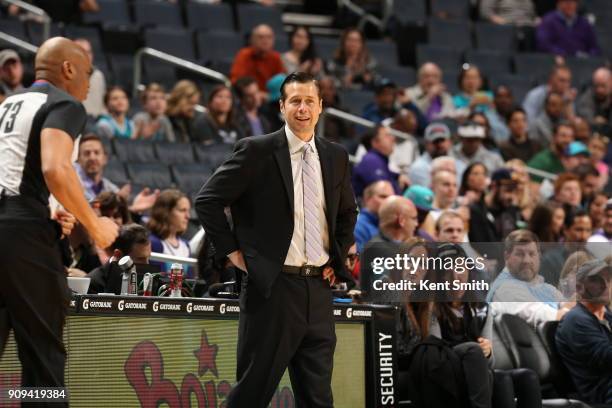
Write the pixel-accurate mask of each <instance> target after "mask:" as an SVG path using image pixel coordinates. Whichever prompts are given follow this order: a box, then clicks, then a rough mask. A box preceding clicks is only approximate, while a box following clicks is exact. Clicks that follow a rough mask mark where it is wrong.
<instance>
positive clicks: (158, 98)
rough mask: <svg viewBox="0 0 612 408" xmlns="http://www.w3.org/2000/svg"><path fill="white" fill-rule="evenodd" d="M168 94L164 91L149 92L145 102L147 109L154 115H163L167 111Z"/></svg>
mask: <svg viewBox="0 0 612 408" xmlns="http://www.w3.org/2000/svg"><path fill="white" fill-rule="evenodd" d="M166 106H167V103H166V95H165V94H164V93H163V92H149V93H148V94H147V101H146V103H145V110H146V111H147V112H149V113H150V114H152V115H154V116H159V115H162V114H163V113H164V112H165V111H166Z"/></svg>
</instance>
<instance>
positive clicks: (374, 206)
mask: <svg viewBox="0 0 612 408" xmlns="http://www.w3.org/2000/svg"><path fill="white" fill-rule="evenodd" d="M394 194H395V191H393V186H391V184H390V183H378V184H377V185H376V190H375V191H374V194H373V195H372V196H371V197H370V198H368V200H367V202H366V208H367V209H368V210H369V211H371V212H373V213H374V214H378V210H379V209H380V205H381V204H382V203H383V201H385V199H386V198H387V197H391V196H392V195H394Z"/></svg>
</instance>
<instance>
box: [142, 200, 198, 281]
mask: <svg viewBox="0 0 612 408" xmlns="http://www.w3.org/2000/svg"><path fill="white" fill-rule="evenodd" d="M190 210H191V203H190V202H189V199H188V198H187V196H185V194H183V193H181V192H180V191H178V190H173V189H169V190H164V191H162V192H161V194H160V195H159V197H158V198H157V200H156V201H155V204H154V205H153V208H152V209H151V219H150V220H149V223H148V224H147V228H148V229H149V231H151V236H150V237H149V239H150V240H151V251H152V252H158V253H162V254H166V255H173V256H180V257H190V256H191V251H190V249H189V244H188V243H187V241H185V240H184V239H182V238H181V235H182V234H183V233H184V232H185V231H187V227H188V226H189V212H190ZM169 266H170V264H166V265H165V269H166V270H170V269H169ZM185 273H186V275H187V276H186V277H190V278H191V277H193V276H192V275H193V270H192V268H186V269H185Z"/></svg>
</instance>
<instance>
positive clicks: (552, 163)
mask: <svg viewBox="0 0 612 408" xmlns="http://www.w3.org/2000/svg"><path fill="white" fill-rule="evenodd" d="M573 140H574V128H573V127H572V125H571V124H569V123H567V122H561V123H560V124H558V125H557V126H556V127H555V129H554V133H553V138H552V142H551V144H550V147H549V148H548V149H546V150H542V151H541V152H540V153H538V154H536V155H535V156H533V158H532V159H531V160H529V162H528V163H527V166H529V167H532V168H534V169H537V170H543V171H546V172H548V173H553V174H559V173H561V172H562V171H563V170H565V168H564V167H563V163H562V162H561V157H562V156H563V154H564V152H565V149H566V148H567V146H569V144H570V143H571V142H572V141H573ZM531 180H532V181H534V182H537V183H540V182H542V180H543V178H542V177H539V176H535V175H532V176H531Z"/></svg>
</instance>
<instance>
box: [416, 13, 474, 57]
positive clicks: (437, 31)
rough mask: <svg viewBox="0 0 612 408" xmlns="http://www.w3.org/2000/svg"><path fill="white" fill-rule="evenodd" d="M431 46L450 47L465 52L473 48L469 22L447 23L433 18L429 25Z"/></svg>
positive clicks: (428, 33)
mask: <svg viewBox="0 0 612 408" xmlns="http://www.w3.org/2000/svg"><path fill="white" fill-rule="evenodd" d="M427 35H428V38H429V44H432V45H443V46H447V47H448V46H450V47H452V48H454V49H461V50H464V49H466V48H471V46H472V36H471V33H470V22H469V21H447V20H441V19H438V18H432V19H430V20H429V23H428V24H427Z"/></svg>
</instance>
